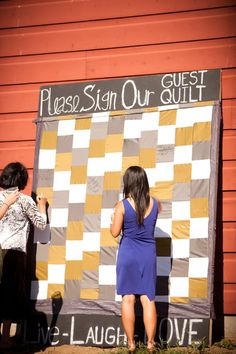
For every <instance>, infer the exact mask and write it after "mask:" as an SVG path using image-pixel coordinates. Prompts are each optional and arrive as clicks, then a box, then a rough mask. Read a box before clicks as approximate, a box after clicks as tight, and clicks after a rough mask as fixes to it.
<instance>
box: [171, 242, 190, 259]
mask: <svg viewBox="0 0 236 354" xmlns="http://www.w3.org/2000/svg"><path fill="white" fill-rule="evenodd" d="M172 257H173V258H188V257H189V239H179V240H172Z"/></svg>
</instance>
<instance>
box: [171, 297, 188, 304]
mask: <svg viewBox="0 0 236 354" xmlns="http://www.w3.org/2000/svg"><path fill="white" fill-rule="evenodd" d="M170 302H171V303H179V304H188V303H189V298H188V297H172V296H171V297H170Z"/></svg>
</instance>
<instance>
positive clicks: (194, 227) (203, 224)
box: [190, 218, 209, 238]
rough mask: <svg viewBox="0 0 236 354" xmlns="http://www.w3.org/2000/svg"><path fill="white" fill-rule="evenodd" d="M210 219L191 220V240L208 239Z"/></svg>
mask: <svg viewBox="0 0 236 354" xmlns="http://www.w3.org/2000/svg"><path fill="white" fill-rule="evenodd" d="M208 223H209V218H191V219H190V238H208Z"/></svg>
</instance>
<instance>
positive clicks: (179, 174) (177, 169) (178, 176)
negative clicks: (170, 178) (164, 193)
mask: <svg viewBox="0 0 236 354" xmlns="http://www.w3.org/2000/svg"><path fill="white" fill-rule="evenodd" d="M191 176H192V165H191V164H179V165H174V182H175V183H184V182H190V181H191Z"/></svg>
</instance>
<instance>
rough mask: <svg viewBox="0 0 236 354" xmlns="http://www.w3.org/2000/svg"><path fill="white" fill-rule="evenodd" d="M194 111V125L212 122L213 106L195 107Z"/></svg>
mask: <svg viewBox="0 0 236 354" xmlns="http://www.w3.org/2000/svg"><path fill="white" fill-rule="evenodd" d="M193 110H194V112H193V113H192V120H193V123H199V122H211V120H212V110H213V105H210V106H202V107H195V108H193Z"/></svg>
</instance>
